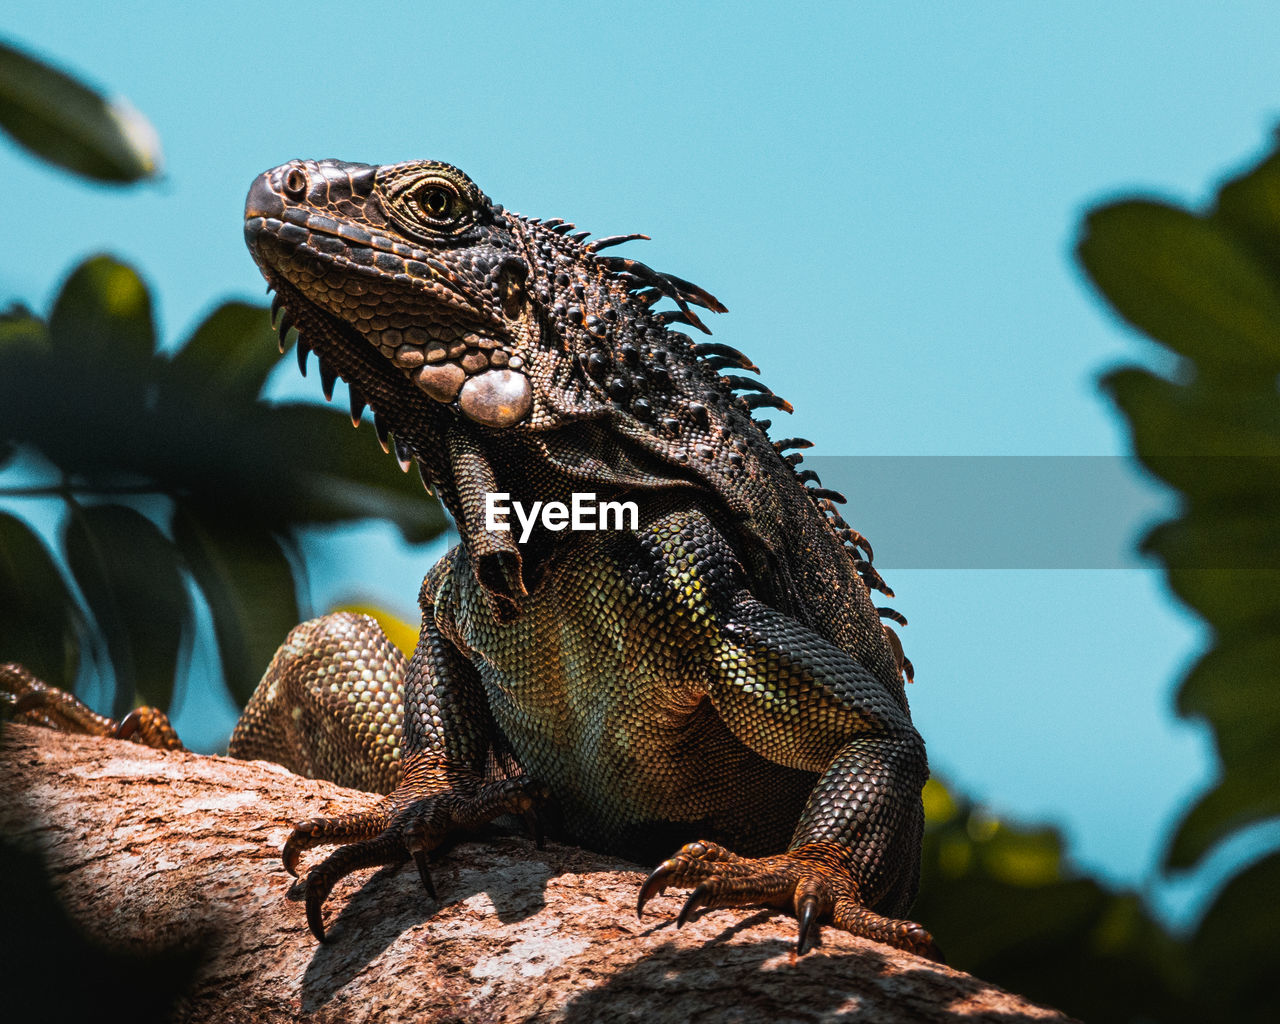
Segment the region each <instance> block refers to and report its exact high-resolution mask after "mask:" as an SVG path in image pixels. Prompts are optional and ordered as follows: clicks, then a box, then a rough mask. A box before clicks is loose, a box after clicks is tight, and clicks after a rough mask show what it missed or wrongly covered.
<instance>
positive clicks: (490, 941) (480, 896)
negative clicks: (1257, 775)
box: [0, 726, 1068, 1024]
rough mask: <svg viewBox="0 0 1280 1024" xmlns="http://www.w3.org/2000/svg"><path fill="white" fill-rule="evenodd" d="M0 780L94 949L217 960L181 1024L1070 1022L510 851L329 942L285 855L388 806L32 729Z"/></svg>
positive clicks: (411, 883) (341, 910)
mask: <svg viewBox="0 0 1280 1024" xmlns="http://www.w3.org/2000/svg"><path fill="white" fill-rule="evenodd" d="M0 779H3V782H2V783H0V787H2V789H0V797H2V801H0V829H3V831H4V832H5V833H6V834H7V835H8V836H10V837H14V838H15V839H16V841H17V842H18V844H19V845H20V846H22V847H25V848H27V849H30V850H35V851H37V852H38V853H39V854H40V855H41V857H42V858H43V859H44V861H45V864H46V866H47V868H48V870H49V873H50V875H51V876H52V878H53V880H54V886H55V888H56V891H57V892H58V894H59V896H60V898H61V900H62V902H63V903H64V905H65V906H66V907H67V909H68V911H69V913H70V915H71V917H72V918H73V920H74V921H75V922H76V923H77V924H78V925H79V926H80V927H81V928H82V929H83V930H84V931H85V932H86V933H87V934H88V935H89V936H90V937H91V938H92V939H95V940H97V941H98V942H101V943H103V944H106V945H108V946H110V947H112V948H113V949H123V950H128V951H131V952H140V953H146V952H151V951H154V950H157V949H162V948H166V947H173V946H180V947H187V948H190V947H192V946H202V947H203V950H204V953H203V960H202V964H201V967H200V969H199V972H198V974H197V977H196V980H195V982H194V985H193V986H192V987H191V989H190V990H189V991H188V993H187V994H186V995H185V997H183V998H182V999H181V1000H180V1002H179V1004H178V1008H177V1019H179V1020H181V1021H191V1022H196V1021H219V1022H226V1021H256V1022H263V1024H272V1022H276V1021H364V1020H370V1021H372V1020H376V1021H379V1022H387V1024H393V1022H396V1021H440V1022H444V1021H477V1022H480V1021H483V1022H491V1021H493V1022H497V1021H524V1020H537V1021H598V1020H610V1021H628V1020H643V1021H645V1022H646V1024H659V1022H663V1021H682V1022H683V1021H688V1020H698V1021H744V1022H746V1021H805V1022H810V1021H841V1022H853V1021H875V1022H890V1024H891V1022H895V1021H943V1020H947V1021H950V1020H966V1021H970V1020H972V1021H1005V1022H1012V1021H1066V1020H1068V1018H1066V1017H1064V1016H1063V1015H1061V1014H1059V1013H1057V1012H1056V1011H1052V1010H1046V1009H1042V1008H1039V1007H1036V1006H1033V1005H1031V1004H1029V1003H1027V1002H1025V1001H1024V1000H1022V999H1020V998H1019V997H1017V996H1013V995H1010V994H1008V993H1006V992H1003V991H1001V990H1000V989H997V988H995V987H994V986H991V985H988V984H987V983H985V982H982V981H979V980H978V979H976V978H973V977H970V976H968V975H965V974H961V973H959V972H957V971H952V970H949V969H947V968H945V967H940V966H938V965H936V964H933V963H930V962H928V961H926V960H921V959H918V958H916V957H913V956H911V955H910V954H907V953H902V952H898V951H896V950H891V949H889V948H887V947H885V946H880V945H877V944H875V943H872V942H868V941H865V940H862V939H858V938H854V937H852V936H849V935H845V934H843V933H839V932H836V931H834V930H832V929H830V928H828V929H824V931H823V936H822V944H821V946H820V947H819V948H818V949H817V950H815V951H814V952H812V953H810V954H809V955H807V956H805V957H803V958H800V959H796V958H795V957H794V955H793V952H792V950H793V948H794V939H795V922H794V921H793V920H792V919H791V918H789V917H784V916H779V915H771V914H769V913H766V912H760V913H750V912H744V911H740V910H713V911H709V912H705V913H703V914H702V915H700V916H699V917H697V918H696V919H695V920H694V921H692V922H690V923H689V924H687V925H686V926H685V927H684V928H682V929H680V930H677V929H676V928H675V926H674V918H675V915H676V913H677V912H678V910H679V908H680V906H681V897H680V895H679V894H674V895H667V896H664V897H659V898H657V899H655V900H654V901H653V902H652V903H651V904H650V908H649V909H648V910H647V911H646V917H645V919H644V920H637V919H636V917H635V911H634V907H635V900H636V893H637V891H638V887H639V885H640V882H641V880H642V878H643V872H642V870H641V869H640V868H638V867H636V866H634V865H630V864H627V863H625V862H621V861H617V860H611V859H609V858H605V857H601V856H598V855H596V854H592V853H588V852H585V851H582V850H578V849H572V848H569V847H563V846H556V845H554V844H549V845H548V847H547V849H545V850H536V849H534V847H533V845H532V844H531V843H529V842H528V841H526V840H525V839H523V838H518V837H513V836H501V837H497V838H493V839H489V840H486V841H483V842H468V843H464V844H461V845H459V846H456V847H455V848H453V849H452V850H450V851H448V852H447V853H445V854H444V855H443V856H442V857H441V858H440V859H439V861H438V862H437V863H436V865H435V867H434V870H433V877H434V880H435V886H436V890H437V892H438V893H439V896H440V904H439V905H438V906H436V905H434V904H433V903H432V902H431V901H430V900H429V899H428V898H427V896H426V895H425V894H424V892H423V891H422V888H421V885H420V883H419V882H418V879H417V875H416V872H414V871H413V869H412V867H411V866H410V867H409V868H408V869H407V870H403V869H402V870H398V871H395V870H390V871H381V872H378V873H371V872H367V871H366V872H361V873H359V874H357V875H356V876H355V877H354V878H352V879H348V880H347V881H346V882H345V883H343V884H341V885H340V886H339V887H338V888H337V889H336V890H335V891H334V893H333V896H332V897H331V898H330V901H329V907H330V910H331V913H330V917H329V922H328V927H329V933H330V938H331V942H330V943H329V944H327V945H324V946H318V945H317V944H316V942H315V940H314V939H313V938H312V937H311V935H310V933H309V932H308V931H307V926H306V921H305V919H304V915H303V911H302V907H301V905H300V904H299V903H298V902H296V901H293V900H290V899H289V898H288V896H287V893H288V890H289V887H290V883H291V879H290V878H289V876H288V875H287V874H286V873H285V871H284V868H283V867H282V866H281V863H280V858H279V849H280V846H281V844H282V843H283V842H284V839H285V837H286V836H287V834H288V831H289V826H290V824H291V823H292V822H293V821H296V820H298V819H301V818H305V817H310V816H314V815H323V814H333V813H337V812H340V811H350V810H354V809H356V808H357V807H366V806H373V804H374V803H375V802H376V800H377V799H378V798H377V797H375V796H372V795H370V794H367V793H358V792H355V791H351V790H344V789H341V788H339V787H337V786H334V785H332V784H329V783H325V782H314V781H310V780H306V779H302V778H299V777H297V776H295V775H292V774H290V773H289V772H287V771H285V770H284V769H283V768H280V767H278V766H275V765H270V764H267V763H265V762H261V761H256V762H242V761H233V760H230V759H228V758H220V757H201V756H197V755H194V754H185V753H161V752H158V751H152V750H148V749H145V748H142V747H139V746H136V745H134V744H129V743H122V742H116V741H111V740H93V739H86V738H80V737H71V736H64V735H59V734H56V733H52V732H49V731H47V730H43V729H34V728H28V727H23V726H10V727H8V728H7V729H6V730H5V732H4V735H3V738H2V740H0ZM304 866H305V865H304ZM71 973H72V975H73V974H74V971H72V972H71ZM69 980H70V982H71V983H74V977H73V976H72V977H71V978H70V979H69Z"/></svg>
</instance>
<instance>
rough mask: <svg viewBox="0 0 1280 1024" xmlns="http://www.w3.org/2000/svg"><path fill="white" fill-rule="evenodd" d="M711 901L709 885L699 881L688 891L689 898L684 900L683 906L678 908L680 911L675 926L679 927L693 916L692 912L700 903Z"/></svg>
mask: <svg viewBox="0 0 1280 1024" xmlns="http://www.w3.org/2000/svg"><path fill="white" fill-rule="evenodd" d="M710 902H711V886H710V885H708V884H707V883H706V882H699V883H698V886H697V888H696V889H694V890H693V892H691V893H689V898H688V899H687V900H685V901H684V906H683V907H681V908H680V913H679V915H678V916H677V917H676V927H677V928H680V927H682V926H683V925H684V923H685V922H686V921H687V920H689V918H690V917H692V916H693V912H694V911H695V910H697V909H698V907H700V906H701V905H702V904H704V903H705V904H709V903H710Z"/></svg>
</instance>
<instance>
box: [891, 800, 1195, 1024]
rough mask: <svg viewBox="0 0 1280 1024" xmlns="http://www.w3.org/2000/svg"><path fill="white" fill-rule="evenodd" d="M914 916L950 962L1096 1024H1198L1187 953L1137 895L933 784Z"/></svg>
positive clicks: (1052, 835)
mask: <svg viewBox="0 0 1280 1024" xmlns="http://www.w3.org/2000/svg"><path fill="white" fill-rule="evenodd" d="M925 807H926V814H927V822H926V827H925V841H924V851H923V856H922V859H921V872H920V896H919V898H918V899H917V901H916V904H915V906H914V907H912V910H911V916H912V917H913V918H914V919H915V920H918V921H922V922H925V923H926V924H927V925H928V927H929V929H930V930H931V931H932V932H933V934H934V937H935V938H936V939H937V941H938V943H939V945H940V946H941V948H942V950H943V951H944V952H945V953H946V955H947V960H948V963H950V964H951V965H952V966H954V967H957V968H959V969H961V970H965V971H969V972H971V973H973V974H976V975H978V976H980V977H983V978H989V979H996V980H998V982H999V983H1000V984H1001V985H1005V986H1007V987H1010V988H1012V989H1013V990H1015V991H1018V992H1021V993H1022V994H1024V995H1026V996H1028V997H1030V998H1032V999H1035V1000H1037V1001H1041V1002H1046V1003H1049V1004H1051V1005H1053V1006H1057V1007H1059V1008H1061V1009H1064V1010H1066V1011H1067V1012H1069V1013H1072V1014H1074V1015H1076V1016H1079V1017H1080V1018H1082V1019H1084V1020H1088V1021H1091V1022H1094V1024H1104V1022H1107V1021H1116V1022H1120V1021H1126V1022H1128V1021H1141V1020H1160V1021H1165V1022H1171V1021H1188V1022H1190V1021H1196V1020H1199V1019H1201V1016H1200V1015H1198V1014H1199V1011H1198V1010H1197V1009H1196V1008H1194V1007H1193V1006H1187V1007H1185V1008H1184V1007H1183V1006H1182V1005H1181V1000H1182V999H1183V998H1184V996H1185V994H1186V992H1185V990H1186V977H1187V971H1186V968H1185V962H1184V960H1183V953H1182V951H1181V950H1180V948H1179V947H1178V945H1177V943H1176V942H1175V941H1174V940H1173V939H1172V937H1170V936H1169V935H1168V933H1166V932H1165V931H1164V929H1163V928H1162V927H1161V926H1160V925H1159V923H1158V922H1156V921H1155V920H1154V919H1153V918H1152V917H1151V916H1150V914H1149V913H1147V911H1146V910H1145V909H1144V908H1143V906H1142V903H1141V901H1140V900H1139V899H1138V898H1137V897H1136V896H1135V895H1134V894H1132V893H1125V892H1113V891H1111V890H1109V889H1107V888H1105V887H1104V886H1102V885H1100V884H1098V883H1097V882H1096V881H1093V880H1092V879H1088V878H1082V877H1080V876H1079V875H1078V874H1077V873H1076V872H1075V871H1073V870H1071V869H1070V868H1069V867H1068V865H1067V864H1066V862H1065V860H1064V857H1063V851H1062V841H1061V838H1060V837H1059V836H1058V834H1057V833H1056V832H1055V831H1054V830H1052V829H1046V828H1024V827H1022V826H1019V825H1015V824H1012V823H1010V822H1007V821H1002V820H1000V819H997V818H994V817H992V816H991V815H990V814H987V813H985V812H983V811H982V810H981V809H979V808H977V807H975V806H974V805H973V804H972V803H971V802H970V801H969V800H967V799H966V798H964V797H962V796H960V795H959V794H956V793H954V792H948V790H947V789H946V787H945V785H943V783H941V782H940V781H938V780H937V779H931V780H930V781H929V783H928V785H927V786H926V787H925Z"/></svg>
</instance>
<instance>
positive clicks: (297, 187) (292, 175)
mask: <svg viewBox="0 0 1280 1024" xmlns="http://www.w3.org/2000/svg"><path fill="white" fill-rule="evenodd" d="M282 184H283V185H284V194H285V195H287V196H288V197H289V198H290V199H301V198H302V197H303V196H305V195H306V194H307V175H306V172H305V171H303V170H302V168H300V167H291V168H290V169H289V170H288V171H287V172H286V173H285V176H284V181H283V182H282Z"/></svg>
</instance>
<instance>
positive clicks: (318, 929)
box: [307, 889, 329, 942]
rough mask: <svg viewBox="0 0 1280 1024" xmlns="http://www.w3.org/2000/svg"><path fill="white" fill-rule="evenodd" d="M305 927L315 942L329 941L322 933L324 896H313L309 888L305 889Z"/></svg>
mask: <svg viewBox="0 0 1280 1024" xmlns="http://www.w3.org/2000/svg"><path fill="white" fill-rule="evenodd" d="M307 927H308V928H310V929H311V934H312V935H314V936H315V937H316V941H317V942H328V941H329V939H328V937H327V936H326V935H325V933H324V896H317V897H314V898H313V897H312V894H311V890H310V889H308V890H307Z"/></svg>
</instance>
